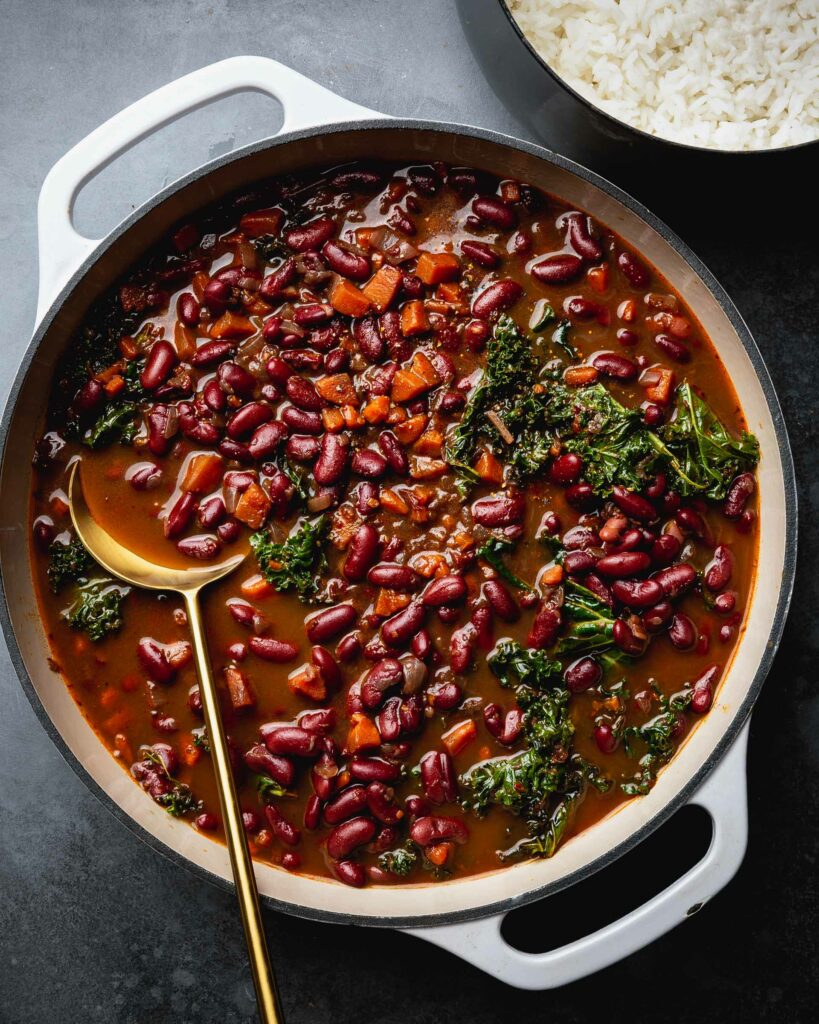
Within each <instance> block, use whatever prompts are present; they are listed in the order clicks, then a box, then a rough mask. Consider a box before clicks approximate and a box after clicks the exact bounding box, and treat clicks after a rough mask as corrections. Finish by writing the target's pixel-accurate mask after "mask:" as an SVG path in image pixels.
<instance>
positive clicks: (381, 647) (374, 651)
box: [361, 636, 394, 661]
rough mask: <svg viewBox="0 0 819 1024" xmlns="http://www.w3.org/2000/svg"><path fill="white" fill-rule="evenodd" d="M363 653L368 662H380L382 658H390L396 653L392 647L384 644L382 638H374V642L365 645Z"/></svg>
mask: <svg viewBox="0 0 819 1024" xmlns="http://www.w3.org/2000/svg"><path fill="white" fill-rule="evenodd" d="M361 653H362V654H363V655H364V657H365V658H366V659H367V661H380V660H381V659H382V658H389V657H390V655H391V654H393V653H394V652H393V649H392V648H391V647H388V646H387V644H385V643H384V641H383V640H382V639H381V637H378V636H374V637H373V638H372V640H370V641H369V642H368V643H367V644H365V645H364V647H363V648H362V651H361Z"/></svg>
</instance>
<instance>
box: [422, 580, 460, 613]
mask: <svg viewBox="0 0 819 1024" xmlns="http://www.w3.org/2000/svg"><path fill="white" fill-rule="evenodd" d="M465 600H466V581H465V580H464V578H463V576H460V575H457V574H450V575H448V576H440V577H438V579H435V580H433V581H432V582H431V583H429V584H427V586H426V588H425V589H424V592H423V594H422V595H421V601H422V603H423V604H424V605H426V607H427V608H440V607H441V606H442V605H452V604H460V603H461V601H465Z"/></svg>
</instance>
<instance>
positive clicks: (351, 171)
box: [331, 167, 384, 192]
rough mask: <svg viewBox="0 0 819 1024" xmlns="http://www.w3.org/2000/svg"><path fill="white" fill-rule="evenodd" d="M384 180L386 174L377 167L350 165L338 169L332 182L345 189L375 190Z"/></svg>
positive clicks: (356, 190) (357, 190)
mask: <svg viewBox="0 0 819 1024" xmlns="http://www.w3.org/2000/svg"><path fill="white" fill-rule="evenodd" d="M383 180H384V175H383V174H382V173H381V172H380V171H379V170H378V169H376V168H372V169H371V168H368V167H350V168H347V169H345V170H341V171H337V172H336V173H335V174H334V175H333V177H332V178H331V182H332V184H333V185H334V186H335V187H336V188H338V189H343V190H344V191H353V192H374V191H375V190H376V189H378V188H379V187H380V185H381V183H382V181H383Z"/></svg>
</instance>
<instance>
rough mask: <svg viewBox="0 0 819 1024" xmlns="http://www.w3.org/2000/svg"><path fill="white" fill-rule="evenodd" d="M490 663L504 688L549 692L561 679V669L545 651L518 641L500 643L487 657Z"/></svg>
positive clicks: (502, 641) (501, 641)
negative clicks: (522, 688)
mask: <svg viewBox="0 0 819 1024" xmlns="http://www.w3.org/2000/svg"><path fill="white" fill-rule="evenodd" d="M487 664H488V665H489V667H490V668H491V669H492V671H493V672H494V673H495V675H496V676H497V677H498V682H499V683H500V684H501V686H506V687H513V686H520V685H524V686H528V687H531V688H532V689H534V690H545V689H547V687H550V686H552V685H553V683H554V682H555V681H556V680H557V679H559V678H560V673H561V667H560V663H559V662H557V661H552V660H551V659H550V658H549V656H548V655H547V654H546V653H545V652H544V651H538V650H534V649H533V648H530V647H521V645H520V644H519V643H517V641H515V640H500V641H499V642H498V643H497V644H496V645H495V648H494V650H493V651H492V652H491V653H490V655H489V657H488V658H487Z"/></svg>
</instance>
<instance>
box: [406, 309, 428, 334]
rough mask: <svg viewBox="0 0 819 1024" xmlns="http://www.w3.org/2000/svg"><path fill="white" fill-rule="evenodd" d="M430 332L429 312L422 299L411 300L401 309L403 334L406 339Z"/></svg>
mask: <svg viewBox="0 0 819 1024" xmlns="http://www.w3.org/2000/svg"><path fill="white" fill-rule="evenodd" d="M428 330H429V321H428V320H427V311H426V310H425V309H424V303H423V300H422V299H411V300H410V301H409V302H405V303H404V305H403V306H402V307H401V333H402V334H403V335H404V337H405V338H412V337H414V336H415V335H416V334H426V333H427V331H428Z"/></svg>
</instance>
